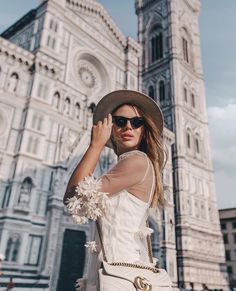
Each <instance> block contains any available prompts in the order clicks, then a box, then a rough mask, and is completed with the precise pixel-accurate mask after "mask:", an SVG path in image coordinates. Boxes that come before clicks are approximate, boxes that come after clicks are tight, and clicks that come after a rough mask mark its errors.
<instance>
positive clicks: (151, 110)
mask: <svg viewBox="0 0 236 291" xmlns="http://www.w3.org/2000/svg"><path fill="white" fill-rule="evenodd" d="M127 103H128V104H133V105H136V106H137V107H138V108H140V109H141V110H142V111H143V112H144V113H145V114H147V115H148V116H150V117H151V119H152V121H153V122H154V124H155V125H156V127H157V129H158V131H159V134H160V135H161V134H162V132H163V123H164V122H163V115H162V112H161V109H160V107H159V106H158V104H157V103H156V102H155V101H154V100H153V99H152V98H150V97H149V96H147V95H145V94H143V93H141V92H138V91H133V90H117V91H113V92H111V93H108V94H107V95H105V96H104V97H103V98H102V99H101V100H100V101H99V102H98V104H97V106H96V108H95V111H94V114H93V124H97V123H98V121H102V120H103V119H104V118H105V117H107V116H108V114H109V113H112V112H113V111H114V110H115V109H116V108H117V107H119V106H121V105H122V104H127ZM106 146H108V147H112V143H111V141H110V140H109V141H108V142H107V144H106Z"/></svg>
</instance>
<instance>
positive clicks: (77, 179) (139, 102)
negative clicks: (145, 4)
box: [64, 90, 164, 291]
mask: <svg viewBox="0 0 236 291" xmlns="http://www.w3.org/2000/svg"><path fill="white" fill-rule="evenodd" d="M93 123H94V126H93V128H92V136H91V142H90V145H89V147H88V149H87V151H86V153H85V154H84V156H83V158H82V160H81V162H80V163H79V165H78V166H77V167H76V169H75V171H74V172H73V174H72V176H71V178H70V181H69V183H68V186H67V191H66V194H65V197H64V202H65V203H68V206H69V210H70V212H71V214H72V215H73V216H74V218H75V220H77V222H79V223H81V221H82V222H86V218H85V220H81V217H80V214H79V212H76V210H75V208H76V207H75V203H76V201H77V200H76V199H77V198H78V197H82V196H83V194H84V193H83V191H86V190H83V189H88V187H87V186H88V184H91V185H94V186H92V187H94V188H92V191H93V193H95V195H101V193H102V194H103V195H106V197H108V199H107V201H104V205H106V208H108V209H106V210H105V211H103V210H104V208H102V209H100V210H101V211H100V212H99V214H98V215H97V217H99V216H102V217H101V221H100V227H101V230H100V227H99V232H101V233H100V236H101V240H102V250H99V249H98V247H97V244H94V243H90V244H89V246H90V249H91V250H92V251H93V252H95V253H96V251H97V252H99V253H100V254H99V261H101V260H104V258H106V261H107V262H109V263H114V262H121V263H122V262H123V263H131V264H132V263H135V264H140V265H146V266H154V263H150V259H151V260H152V258H150V256H149V254H148V251H147V240H146V239H147V237H148V236H149V237H150V234H151V232H152V231H151V229H150V228H148V227H147V226H146V220H147V216H148V209H149V207H157V206H159V205H161V204H163V201H164V199H163V186H162V181H161V170H162V168H163V164H164V151H163V147H162V141H161V135H162V131H163V117H162V113H161V111H160V108H159V107H158V105H157V104H156V103H155V102H154V101H153V100H152V99H151V98H149V97H148V96H146V95H144V94H142V93H140V92H136V91H131V90H118V91H114V92H111V93H109V94H108V95H106V96H105V97H103V98H102V100H101V101H100V102H99V103H98V105H97V107H96V110H95V112H94V120H93ZM105 145H106V146H108V147H112V148H113V149H114V151H115V153H116V154H117V156H118V162H117V164H116V165H115V166H114V167H113V168H112V169H111V170H110V171H109V172H108V173H106V174H105V175H103V176H102V177H101V178H100V179H99V180H93V181H91V183H90V182H89V179H90V178H89V177H91V175H92V174H93V172H94V170H95V167H96V164H97V162H98V160H99V156H100V153H101V151H102V150H103V148H104V146H105ZM91 179H92V178H91ZM84 181H87V186H85V187H84V184H83V183H84ZM78 183H79V186H77V185H78ZM94 190H95V192H94ZM96 193H97V194H96ZM104 193H105V194H104ZM76 195H77V196H76ZM76 197H77V198H76ZM99 197H102V196H99ZM68 198H69V199H68ZM105 200H106V199H105ZM81 201H82V200H81ZM107 205H108V206H107ZM104 207H105V206H104ZM103 212H105V214H104V215H103ZM97 217H96V218H97ZM89 218H91V216H90V217H89ZM96 218H95V219H96ZM96 243H98V241H97V239H96ZM96 257H97V255H96V254H93V258H92V260H91V259H90V264H89V267H88V269H89V270H88V280H87V289H85V290H89V291H90V290H98V282H97V277H98V276H97V267H96V266H99V264H96V263H95V262H94V261H93V259H94V258H96ZM93 288H94V289H93Z"/></svg>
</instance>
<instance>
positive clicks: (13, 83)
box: [7, 73, 19, 92]
mask: <svg viewBox="0 0 236 291" xmlns="http://www.w3.org/2000/svg"><path fill="white" fill-rule="evenodd" d="M18 82H19V76H18V74H17V73H12V74H11V77H10V79H9V82H8V86H7V87H8V90H9V91H10V92H16V90H17V86H18Z"/></svg>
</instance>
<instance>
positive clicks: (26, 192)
mask: <svg viewBox="0 0 236 291" xmlns="http://www.w3.org/2000/svg"><path fill="white" fill-rule="evenodd" d="M32 188H33V181H32V179H31V178H30V177H26V178H25V179H24V180H23V182H22V183H21V186H20V193H19V196H18V201H17V205H18V206H19V207H21V208H28V207H29V203H30V198H31V191H32Z"/></svg>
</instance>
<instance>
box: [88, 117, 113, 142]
mask: <svg viewBox="0 0 236 291" xmlns="http://www.w3.org/2000/svg"><path fill="white" fill-rule="evenodd" d="M111 130H112V116H111V114H108V117H106V118H104V119H103V121H98V123H97V125H94V126H93V127H92V137H91V145H93V146H96V147H100V148H103V147H104V146H105V144H106V143H107V141H108V140H109V139H110V137H111Z"/></svg>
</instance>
